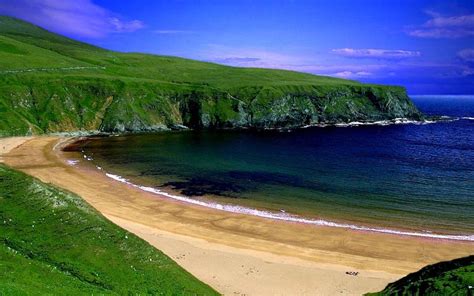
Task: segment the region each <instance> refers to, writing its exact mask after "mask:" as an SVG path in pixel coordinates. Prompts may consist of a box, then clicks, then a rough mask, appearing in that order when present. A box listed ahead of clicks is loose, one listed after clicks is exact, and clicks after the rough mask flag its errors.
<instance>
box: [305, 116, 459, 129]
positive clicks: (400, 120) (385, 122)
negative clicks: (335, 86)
mask: <svg viewBox="0 0 474 296" xmlns="http://www.w3.org/2000/svg"><path fill="white" fill-rule="evenodd" d="M456 120H459V118H457V117H450V116H440V117H439V119H432V120H428V119H426V120H412V119H407V118H394V119H388V120H379V121H351V122H343V123H342V122H341V123H317V124H311V125H305V126H303V128H308V127H330V126H335V127H351V126H364V125H377V126H387V125H397V124H415V125H425V124H430V123H437V122H451V121H456Z"/></svg>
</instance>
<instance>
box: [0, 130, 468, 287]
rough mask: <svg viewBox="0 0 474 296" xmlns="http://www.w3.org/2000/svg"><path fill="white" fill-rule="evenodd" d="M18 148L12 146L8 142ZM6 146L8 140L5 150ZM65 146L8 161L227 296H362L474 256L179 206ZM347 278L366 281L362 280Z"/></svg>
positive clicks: (39, 144)
mask: <svg viewBox="0 0 474 296" xmlns="http://www.w3.org/2000/svg"><path fill="white" fill-rule="evenodd" d="M10 139H11V138H10ZM4 141H12V140H8V139H0V147H2V146H1V144H2V143H3V142H4ZM66 141H67V139H61V138H57V137H36V138H32V139H26V140H23V141H22V142H17V144H18V143H20V144H21V143H22V144H21V145H20V146H18V145H10V146H12V147H16V146H18V147H16V148H14V149H12V150H11V151H9V152H6V153H5V154H4V155H3V156H2V157H3V160H4V162H5V163H6V164H7V165H9V166H11V167H13V168H16V169H18V170H21V171H23V172H25V173H28V174H30V175H32V176H35V177H37V178H39V179H40V180H42V181H44V182H48V183H52V184H54V185H57V186H59V187H62V188H65V189H67V190H69V191H72V192H74V193H76V194H78V195H80V196H81V197H82V198H84V199H85V200H86V201H87V202H88V203H90V204H91V205H92V206H93V207H95V208H96V209H97V210H99V211H100V212H101V213H102V214H104V215H105V216H106V217H107V218H109V219H110V220H111V221H113V222H114V223H116V224H117V225H119V226H121V227H123V228H125V229H127V230H129V231H131V232H133V233H135V234H137V235H138V236H140V237H142V238H143V239H145V240H147V241H148V242H149V243H150V244H152V245H154V246H156V247H157V248H158V249H160V250H162V251H163V252H165V253H166V254H167V255H169V256H170V257H171V258H173V259H174V260H175V261H176V262H178V264H180V265H181V266H183V267H184V268H185V269H187V270H188V271H189V272H191V273H193V274H194V275H195V276H196V277H198V278H199V279H201V280H202V281H204V282H206V283H208V284H209V285H211V286H212V287H214V288H215V289H216V290H218V291H219V292H221V293H224V294H226V295H239V294H246V295H334V294H350V295H358V294H362V293H364V292H370V291H377V290H380V289H382V288H383V287H384V286H385V285H386V284H387V283H389V282H392V281H394V280H396V279H398V278H400V277H402V276H403V275H405V274H407V273H409V272H413V271H415V270H418V269H419V268H420V267H422V266H425V265H427V264H431V263H435V262H439V261H443V260H449V259H453V258H457V257H462V256H466V255H468V254H473V253H474V243H472V242H460V241H448V240H440V239H425V238H413V237H406V236H398V235H391V234H380V233H371V232H363V231H354V230H348V229H340V228H332V227H323V226H311V225H303V224H298V223H289V222H284V221H275V220H270V219H265V218H260V217H255V216H249V215H244V214H235V213H229V212H223V211H218V210H213V209H209V208H204V207H200V206H195V205H190V204H185V203H181V202H178V201H174V200H170V199H169V198H166V197H160V196H157V195H155V194H151V193H147V192H144V191H141V190H139V189H138V188H134V187H132V186H129V185H127V184H123V183H120V182H117V181H114V180H112V179H110V178H108V177H106V176H105V175H104V173H103V172H101V171H98V170H97V169H95V168H94V167H92V166H91V165H89V164H87V163H84V162H87V161H82V162H81V163H79V164H77V165H74V166H73V165H70V164H68V162H67V159H68V158H71V157H73V154H71V153H70V152H62V151H60V147H61V146H62V145H63V144H64V143H65V142H66ZM347 271H355V272H359V273H358V275H357V276H354V275H348V274H346V272H347Z"/></svg>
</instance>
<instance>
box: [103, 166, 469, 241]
mask: <svg viewBox="0 0 474 296" xmlns="http://www.w3.org/2000/svg"><path fill="white" fill-rule="evenodd" d="M105 175H106V176H107V177H109V178H111V179H113V180H115V181H118V182H121V183H125V184H127V185H130V186H132V187H135V188H138V189H140V190H143V191H146V192H149V193H153V194H156V195H160V196H165V197H168V198H172V199H174V200H178V201H181V202H186V203H190V204H194V205H198V206H203V207H207V208H212V209H216V210H220V211H225V212H230V213H239V214H247V215H253V216H257V217H262V218H268V219H274V220H282V221H288V222H296V223H303V224H310V225H317V226H329V227H337V228H346V229H352V230H358V231H369V232H378V233H387V234H394V235H404V236H412V237H423V238H432V239H446V240H457V241H474V235H449V234H436V233H431V232H415V231H402V230H394V229H387V228H377V227H368V226H360V225H354V224H346V223H337V222H332V221H328V220H323V219H310V218H304V217H300V216H297V215H292V214H288V213H286V212H281V211H280V212H270V211H263V210H258V209H254V208H248V207H243V206H238V205H228V204H220V203H216V202H210V201H202V200H196V199H192V198H189V197H185V196H181V195H176V194H170V193H168V192H165V191H162V190H159V189H156V188H153V187H148V186H140V185H137V184H134V183H132V182H130V181H129V180H127V179H125V178H124V177H122V176H118V175H114V174H110V173H106V174H105Z"/></svg>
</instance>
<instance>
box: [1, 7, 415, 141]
mask: <svg viewBox="0 0 474 296" xmlns="http://www.w3.org/2000/svg"><path fill="white" fill-rule="evenodd" d="M421 117H422V114H421V113H420V112H419V111H418V110H417V108H416V106H415V105H414V104H413V103H412V101H411V100H410V99H409V97H408V96H407V94H406V91H405V89H404V88H403V87H397V86H382V85H373V84H362V83H359V82H356V81H352V80H344V79H337V78H331V77H324V76H316V75H311V74H305V73H298V72H292V71H285V70H271V69H257V68H236V67H229V66H223V65H218V64H213V63H206V62H199V61H194V60H188V59H183V58H177V57H169V56H157V55H149V54H140V53H121V52H115V51H110V50H105V49H102V48H98V47H95V46H92V45H89V44H85V43H82V42H78V41H75V40H72V39H69V38H67V37H64V36H60V35H57V34H54V33H51V32H48V31H46V30H44V29H42V28H40V27H37V26H35V25H33V24H30V23H27V22H24V21H21V20H18V19H15V18H12V17H6V16H0V135H3V136H7V135H26V134H44V133H54V132H77V131H82V132H86V133H90V132H105V133H115V132H152V131H160V130H167V129H179V128H192V129H201V128H258V129H266V128H296V127H301V126H306V125H315V124H324V123H340V122H350V121H377V120H393V119H395V118H407V119H415V120H417V119H420V118H421Z"/></svg>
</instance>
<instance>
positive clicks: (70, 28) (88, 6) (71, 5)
mask: <svg viewBox="0 0 474 296" xmlns="http://www.w3.org/2000/svg"><path fill="white" fill-rule="evenodd" d="M0 13H1V14H7V15H10V16H14V17H18V18H21V19H24V20H27V21H30V22H32V23H34V24H36V25H38V26H41V27H43V28H45V29H48V30H52V31H54V32H59V33H63V34H68V35H74V36H80V37H86V38H101V37H104V36H106V35H108V34H110V33H125V32H134V31H136V30H139V29H142V28H144V27H145V25H144V23H143V22H142V21H140V20H124V19H122V18H121V17H120V16H118V15H116V14H114V13H113V12H111V11H109V10H107V9H105V8H103V7H100V6H98V5H96V4H94V3H93V2H92V1H91V0H75V1H64V0H16V1H9V0H0Z"/></svg>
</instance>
